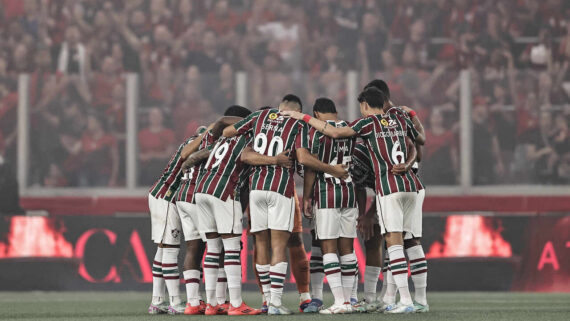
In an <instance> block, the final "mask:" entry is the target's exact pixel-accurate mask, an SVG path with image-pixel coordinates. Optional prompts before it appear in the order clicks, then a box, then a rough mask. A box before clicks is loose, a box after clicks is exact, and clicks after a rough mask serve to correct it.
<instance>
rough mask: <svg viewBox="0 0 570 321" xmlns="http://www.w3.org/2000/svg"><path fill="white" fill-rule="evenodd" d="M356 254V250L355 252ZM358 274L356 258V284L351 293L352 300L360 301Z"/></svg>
mask: <svg viewBox="0 0 570 321" xmlns="http://www.w3.org/2000/svg"><path fill="white" fill-rule="evenodd" d="M354 255H356V252H354ZM358 276H359V270H358V260H356V274H354V285H353V286H352V293H351V294H350V300H351V302H352V299H354V300H355V301H358Z"/></svg>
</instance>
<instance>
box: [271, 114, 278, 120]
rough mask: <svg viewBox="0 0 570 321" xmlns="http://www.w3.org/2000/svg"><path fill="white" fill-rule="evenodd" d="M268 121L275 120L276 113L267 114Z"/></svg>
mask: <svg viewBox="0 0 570 321" xmlns="http://www.w3.org/2000/svg"><path fill="white" fill-rule="evenodd" d="M269 119H271V120H275V119H277V114H276V113H271V114H269Z"/></svg>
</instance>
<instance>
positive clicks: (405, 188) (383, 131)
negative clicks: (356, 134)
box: [362, 113, 419, 195]
mask: <svg viewBox="0 0 570 321" xmlns="http://www.w3.org/2000/svg"><path fill="white" fill-rule="evenodd" d="M363 119H365V120H367V125H366V126H369V128H368V130H366V131H365V134H363V135H362V137H363V139H364V141H365V143H366V147H367V148H368V151H369V153H370V156H371V159H372V164H373V165H374V172H375V173H379V174H380V175H376V192H378V193H380V194H381V195H389V194H391V193H395V192H415V191H417V188H418V185H419V181H418V180H417V177H416V175H415V174H414V173H413V172H412V171H408V172H407V173H406V174H404V175H395V174H393V173H392V168H393V167H394V165H397V164H402V163H404V162H405V161H406V158H407V156H408V155H407V153H408V150H407V148H406V136H408V131H409V130H411V131H415V129H413V128H410V127H409V126H410V122H409V121H406V119H405V118H404V117H403V116H402V115H400V114H398V113H385V114H382V115H370V116H368V117H365V118H363Z"/></svg>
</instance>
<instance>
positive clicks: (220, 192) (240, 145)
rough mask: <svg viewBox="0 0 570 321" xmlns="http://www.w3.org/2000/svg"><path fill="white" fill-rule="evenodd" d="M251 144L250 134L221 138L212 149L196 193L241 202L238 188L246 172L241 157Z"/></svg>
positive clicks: (199, 179)
mask: <svg viewBox="0 0 570 321" xmlns="http://www.w3.org/2000/svg"><path fill="white" fill-rule="evenodd" d="M250 143H251V135H250V134H245V135H240V136H235V137H231V138H226V137H220V139H219V140H218V141H217V142H216V144H215V145H213V147H212V148H211V152H210V156H209V157H208V160H207V161H206V163H205V164H204V167H203V172H202V173H200V177H199V178H198V182H197V184H196V185H197V187H196V192H197V193H205V194H209V195H213V196H215V197H218V198H220V199H222V200H226V199H227V197H228V196H234V199H236V200H239V193H236V187H237V185H238V183H239V180H240V177H241V176H242V172H243V171H244V170H245V164H244V163H243V162H242V161H241V159H240V157H241V153H242V152H243V150H244V149H245V148H246V147H247V146H248V145H249V144H250Z"/></svg>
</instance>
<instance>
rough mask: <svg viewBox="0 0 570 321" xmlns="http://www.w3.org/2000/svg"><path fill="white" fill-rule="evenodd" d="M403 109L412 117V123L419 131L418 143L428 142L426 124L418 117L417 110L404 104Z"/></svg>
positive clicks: (416, 139)
mask: <svg viewBox="0 0 570 321" xmlns="http://www.w3.org/2000/svg"><path fill="white" fill-rule="evenodd" d="M402 109H403V110H404V111H405V112H406V113H408V116H409V117H410V120H411V121H412V124H414V128H415V129H416V131H417V132H418V135H417V136H416V138H415V141H416V143H418V144H420V145H424V144H425V143H426V133H425V130H424V126H423V125H422V122H421V121H420V118H419V117H418V115H417V114H416V112H415V111H414V110H413V109H411V108H410V107H407V106H402Z"/></svg>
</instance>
